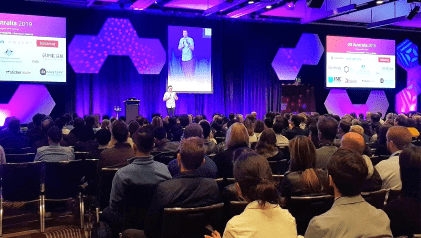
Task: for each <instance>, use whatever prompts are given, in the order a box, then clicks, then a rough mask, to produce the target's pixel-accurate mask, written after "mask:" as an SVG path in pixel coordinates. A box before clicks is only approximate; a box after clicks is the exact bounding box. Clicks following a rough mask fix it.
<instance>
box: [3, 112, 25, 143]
mask: <svg viewBox="0 0 421 238" xmlns="http://www.w3.org/2000/svg"><path fill="white" fill-rule="evenodd" d="M8 129H9V130H8V133H7V134H6V136H5V137H3V138H2V139H0V145H1V146H3V148H8V149H14V150H18V149H21V148H25V147H28V146H29V143H28V138H27V137H26V136H24V135H23V134H22V132H21V131H20V121H19V119H17V118H13V119H12V120H11V121H10V123H9V126H8Z"/></svg>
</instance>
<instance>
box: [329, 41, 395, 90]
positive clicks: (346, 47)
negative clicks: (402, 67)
mask: <svg viewBox="0 0 421 238" xmlns="http://www.w3.org/2000/svg"><path fill="white" fill-rule="evenodd" d="M326 52H327V53H326V87H327V88H395V80H396V76H395V75H396V73H395V72H396V58H395V41H394V40H381V39H368V38H355V37H339V36H327V40H326Z"/></svg>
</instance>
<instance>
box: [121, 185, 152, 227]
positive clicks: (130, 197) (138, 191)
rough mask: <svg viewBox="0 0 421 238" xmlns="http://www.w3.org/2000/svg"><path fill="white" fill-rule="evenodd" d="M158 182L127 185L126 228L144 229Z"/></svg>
mask: <svg viewBox="0 0 421 238" xmlns="http://www.w3.org/2000/svg"><path fill="white" fill-rule="evenodd" d="M156 186H157V184H144V185H141V186H139V185H133V184H132V185H130V186H128V187H127V190H126V192H125V194H127V196H126V197H125V204H124V230H127V229H138V230H144V224H145V218H146V215H147V214H148V210H149V207H150V205H151V202H152V197H153V195H154V192H155V189H156Z"/></svg>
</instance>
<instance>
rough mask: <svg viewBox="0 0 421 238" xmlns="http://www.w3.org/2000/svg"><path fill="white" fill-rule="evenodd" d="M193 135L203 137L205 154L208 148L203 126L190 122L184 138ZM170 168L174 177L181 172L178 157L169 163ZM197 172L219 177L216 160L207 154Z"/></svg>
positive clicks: (209, 176) (208, 176)
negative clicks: (204, 138)
mask: <svg viewBox="0 0 421 238" xmlns="http://www.w3.org/2000/svg"><path fill="white" fill-rule="evenodd" d="M191 137H197V138H200V139H202V143H203V147H204V148H205V155H206V152H207V150H208V149H207V148H206V146H205V143H204V140H203V130H202V127H201V126H200V125H198V124H196V123H193V124H190V125H188V126H187V127H186V129H185V130H184V138H183V140H186V139H188V138H191ZM168 169H169V171H170V173H171V175H172V176H173V177H175V176H177V175H178V174H179V173H180V171H181V170H180V169H181V168H180V166H179V163H178V161H177V159H174V160H172V161H171V162H170V163H169V164H168ZM197 174H198V175H199V176H200V177H203V178H217V177H218V168H217V167H216V164H215V162H213V160H211V159H209V158H208V157H207V156H205V161H204V163H203V164H202V165H201V166H200V167H199V168H198V169H197Z"/></svg>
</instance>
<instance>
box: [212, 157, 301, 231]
mask: <svg viewBox="0 0 421 238" xmlns="http://www.w3.org/2000/svg"><path fill="white" fill-rule="evenodd" d="M234 178H235V182H236V184H235V186H236V187H237V191H238V194H239V196H240V197H242V198H244V200H245V201H247V202H248V205H247V207H246V208H245V210H244V211H243V212H242V213H241V214H240V215H238V216H234V217H233V218H231V219H230V220H229V221H228V223H227V226H226V227H225V231H224V235H223V237H224V238H229V237H238V238H239V237H259V238H272V237H288V238H295V237H297V227H296V223H295V218H294V217H293V216H292V215H291V214H290V213H289V212H288V210H286V209H282V208H281V207H280V206H279V203H280V197H279V195H278V192H277V189H276V183H275V182H274V181H273V179H272V172H271V169H270V166H269V163H268V162H267V160H265V159H264V158H263V157H261V156H259V155H256V154H255V153H247V154H243V155H241V156H240V157H239V158H238V159H237V160H236V161H235V162H234ZM219 237H221V236H220V234H219V233H218V232H217V231H215V232H214V233H213V234H212V236H205V238H219Z"/></svg>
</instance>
